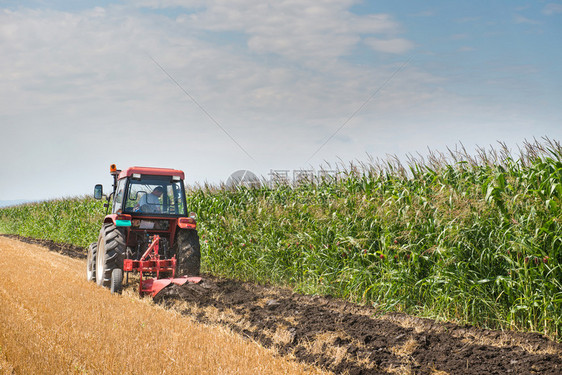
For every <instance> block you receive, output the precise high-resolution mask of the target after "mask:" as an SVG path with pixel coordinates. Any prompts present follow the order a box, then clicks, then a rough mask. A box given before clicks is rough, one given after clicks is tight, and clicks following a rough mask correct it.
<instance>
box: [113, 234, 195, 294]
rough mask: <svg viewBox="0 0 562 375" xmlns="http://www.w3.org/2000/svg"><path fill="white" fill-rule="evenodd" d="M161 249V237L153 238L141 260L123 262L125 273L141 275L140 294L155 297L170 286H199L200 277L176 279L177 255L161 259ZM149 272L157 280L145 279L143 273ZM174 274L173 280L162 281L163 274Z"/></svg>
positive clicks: (155, 236) (165, 279) (164, 279)
mask: <svg viewBox="0 0 562 375" xmlns="http://www.w3.org/2000/svg"><path fill="white" fill-rule="evenodd" d="M159 247H160V236H159V235H154V236H152V242H151V244H150V246H149V247H148V249H146V251H145V252H144V254H143V255H142V257H141V258H140V259H139V260H134V259H125V260H124V261H123V271H125V272H132V271H137V272H138V273H139V294H140V295H141V296H142V295H144V294H148V293H150V294H152V297H154V296H155V295H156V294H158V292H160V291H161V290H162V289H164V288H165V287H166V286H168V285H170V284H177V285H183V284H185V283H186V282H190V283H193V284H197V283H199V282H201V278H200V277H194V276H192V277H187V276H183V277H178V278H176V277H175V276H176V263H177V260H176V257H175V255H174V256H173V257H172V258H171V259H161V258H160V254H158V251H159ZM144 272H148V273H151V274H154V273H155V274H156V278H150V279H143V273H144ZM170 272H171V273H172V277H171V278H163V279H160V274H161V273H166V274H169V273H170Z"/></svg>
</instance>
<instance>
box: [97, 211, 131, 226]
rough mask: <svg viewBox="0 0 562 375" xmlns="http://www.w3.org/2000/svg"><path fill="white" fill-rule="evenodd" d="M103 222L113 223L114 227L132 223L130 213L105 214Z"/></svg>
mask: <svg viewBox="0 0 562 375" xmlns="http://www.w3.org/2000/svg"><path fill="white" fill-rule="evenodd" d="M103 223H104V224H106V223H111V224H113V225H115V226H116V227H118V228H119V227H130V226H131V225H132V223H131V215H125V214H110V215H107V216H106V217H105V218H104V219H103Z"/></svg>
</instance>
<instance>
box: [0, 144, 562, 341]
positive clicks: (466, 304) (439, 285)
mask: <svg viewBox="0 0 562 375" xmlns="http://www.w3.org/2000/svg"><path fill="white" fill-rule="evenodd" d="M519 151H520V152H519V154H518V155H517V156H514V155H513V154H512V153H511V152H510V151H509V150H508V148H507V147H505V145H502V144H500V146H499V148H498V149H479V150H478V152H477V154H476V155H475V156H472V155H469V153H468V152H466V150H464V149H463V148H460V149H458V148H457V149H455V150H448V152H447V153H440V152H430V153H429V155H428V156H426V157H421V156H418V157H413V156H410V158H409V160H408V162H407V163H406V164H405V165H404V164H402V163H401V162H400V161H399V160H398V159H396V158H394V159H389V160H385V161H381V160H371V161H369V162H368V163H353V164H350V165H348V166H346V167H341V168H340V172H339V174H338V176H337V178H336V179H334V180H326V181H324V182H320V183H317V184H308V185H306V184H305V185H300V186H298V187H290V186H278V187H275V188H269V187H263V188H258V189H247V188H241V189H237V190H227V189H224V188H216V187H208V186H207V187H199V188H197V189H193V190H191V191H190V193H189V195H188V206H189V208H190V210H192V211H195V212H196V213H197V214H198V217H199V219H198V221H199V232H200V237H201V243H202V252H203V263H204V264H203V267H204V269H205V270H206V271H207V272H211V273H213V274H217V275H222V276H229V277H234V278H238V279H243V280H251V281H255V282H261V283H272V284H276V285H287V286H290V287H292V288H294V289H295V290H297V291H300V292H305V293H317V294H323V295H332V296H336V297H341V298H345V299H347V300H351V301H355V302H360V303H365V304H371V305H373V306H375V307H377V309H378V311H380V312H381V313H384V312H387V311H402V312H406V313H409V314H414V315H417V316H425V317H431V318H436V319H442V320H449V321H454V322H458V323H468V324H474V325H478V326H482V327H488V328H501V329H517V330H526V331H537V332H541V333H543V334H546V335H547V336H549V337H551V338H553V339H556V340H560V335H561V332H560V329H561V321H562V285H561V284H562V269H561V266H560V264H561V261H562V250H561V249H562V214H561V204H562V202H561V199H562V147H561V146H560V144H559V143H558V142H556V141H552V140H549V139H544V140H542V141H540V142H539V141H534V142H527V143H525V144H524V146H523V147H522V148H521V149H520V150H519ZM103 214H104V210H103V207H101V203H99V202H96V201H93V200H92V199H91V198H82V199H66V200H59V201H51V202H43V203H38V204H31V205H23V206H17V207H12V208H5V209H1V210H0V232H4V233H18V234H21V235H25V236H32V237H39V238H49V239H52V240H55V241H59V242H69V243H73V244H76V245H79V246H84V247H85V246H87V244H88V243H89V242H91V241H94V240H95V239H96V238H97V233H98V231H99V227H100V222H101V219H102V217H103Z"/></svg>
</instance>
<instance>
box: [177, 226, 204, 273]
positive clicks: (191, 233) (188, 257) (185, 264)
mask: <svg viewBox="0 0 562 375" xmlns="http://www.w3.org/2000/svg"><path fill="white" fill-rule="evenodd" d="M174 248H175V253H176V257H177V268H176V275H179V276H184V275H187V276H199V271H200V269H201V249H200V245H199V235H198V234H197V231H196V230H194V229H178V231H177V232H176V241H175V244H174Z"/></svg>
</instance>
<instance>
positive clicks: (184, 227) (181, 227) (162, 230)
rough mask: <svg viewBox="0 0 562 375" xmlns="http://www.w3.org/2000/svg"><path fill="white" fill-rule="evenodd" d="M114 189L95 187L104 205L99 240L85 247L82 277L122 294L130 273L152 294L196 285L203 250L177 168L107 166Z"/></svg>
mask: <svg viewBox="0 0 562 375" xmlns="http://www.w3.org/2000/svg"><path fill="white" fill-rule="evenodd" d="M110 173H111V175H112V176H113V185H112V187H113V189H112V192H111V193H110V194H108V195H105V194H104V193H103V186H102V185H100V184H98V185H96V186H95V188H94V198H96V199H102V198H104V197H105V199H106V200H107V202H106V203H105V205H104V206H105V207H106V209H107V212H106V216H105V218H104V221H103V224H102V228H101V229H100V233H99V236H98V240H97V242H93V243H92V244H91V245H90V247H89V249H88V257H87V272H86V277H87V279H88V280H89V281H94V282H96V283H97V284H98V285H100V286H103V287H106V288H109V289H110V290H111V292H112V293H121V291H122V289H123V279H124V275H126V278H125V284H128V280H129V274H130V273H135V274H138V276H139V294H140V295H141V296H144V295H151V296H153V297H154V296H156V294H158V293H159V292H160V291H161V290H162V289H164V288H165V287H167V286H168V285H171V284H175V285H183V284H185V283H200V282H201V277H199V270H200V265H201V252H200V245H199V236H198V234H197V222H196V215H195V213H193V212H190V213H189V214H188V213H187V206H186V199H185V187H184V183H183V181H184V177H185V175H184V173H183V171H181V170H177V169H168V168H150V167H130V168H127V169H126V170H123V171H121V170H118V169H117V167H116V166H115V164H112V165H111V167H110Z"/></svg>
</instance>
